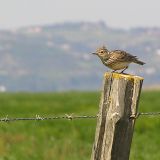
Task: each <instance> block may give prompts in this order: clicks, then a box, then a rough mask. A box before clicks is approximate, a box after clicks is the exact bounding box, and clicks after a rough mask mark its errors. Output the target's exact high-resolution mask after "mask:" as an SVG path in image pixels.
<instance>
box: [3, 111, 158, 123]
mask: <svg viewBox="0 0 160 160" xmlns="http://www.w3.org/2000/svg"><path fill="white" fill-rule="evenodd" d="M98 116H99V115H98V114H97V115H74V114H73V113H72V114H65V115H62V116H51V117H43V116H40V115H36V116H35V117H24V118H21V117H19V118H15V117H9V116H8V115H6V116H5V117H3V118H0V122H14V121H43V120H60V119H66V120H74V119H95V118H98ZM140 116H152V117H153V116H160V112H139V113H137V114H136V115H131V116H130V118H133V119H137V118H139V117H140Z"/></svg>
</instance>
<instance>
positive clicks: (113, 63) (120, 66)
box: [92, 46, 145, 73]
mask: <svg viewBox="0 0 160 160" xmlns="http://www.w3.org/2000/svg"><path fill="white" fill-rule="evenodd" d="M92 54H94V55H97V56H98V57H99V58H100V60H101V61H102V63H103V64H104V65H105V66H107V67H108V68H110V69H112V70H113V71H112V72H116V71H117V70H122V71H121V72H120V73H124V71H125V70H126V69H127V68H128V66H129V64H130V63H136V64H139V65H144V64H145V62H143V61H140V60H138V58H137V56H133V55H131V54H130V53H127V52H126V51H123V50H113V51H109V50H108V49H107V48H106V47H105V46H102V47H100V48H97V50H96V52H94V53H92Z"/></svg>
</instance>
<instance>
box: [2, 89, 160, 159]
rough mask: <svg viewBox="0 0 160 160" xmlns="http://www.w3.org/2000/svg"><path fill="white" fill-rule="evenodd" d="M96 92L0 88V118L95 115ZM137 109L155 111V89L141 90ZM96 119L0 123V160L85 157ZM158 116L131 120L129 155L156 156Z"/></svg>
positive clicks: (159, 107) (158, 102) (159, 94)
mask: <svg viewBox="0 0 160 160" xmlns="http://www.w3.org/2000/svg"><path fill="white" fill-rule="evenodd" d="M99 99H100V93H98V92H65V93H1V94H0V117H1V118H3V117H5V116H6V115H8V117H35V116H36V115H40V116H53V115H64V114H67V113H68V114H71V113H74V114H75V115H96V114H97V112H98V104H99ZM139 111H140V112H156V111H160V91H145V92H142V95H141V99H140V106H139ZM95 127H96V119H81V120H72V121H69V120H53V121H17V122H8V123H5V122H0V160H89V159H90V155H91V150H92V144H93V142H94V132H95ZM159 135H160V116H159V117H158V116H157V117H151V116H150V117H145V116H143V117H142V116H141V117H139V119H137V121H136V127H135V132H134V138H133V143H132V148H131V158H130V159H131V160H158V159H160V152H159V149H160V136H159Z"/></svg>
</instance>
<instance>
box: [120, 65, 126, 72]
mask: <svg viewBox="0 0 160 160" xmlns="http://www.w3.org/2000/svg"><path fill="white" fill-rule="evenodd" d="M127 68H128V66H127V67H125V68H124V69H123V70H122V72H120V73H124V71H125V70H126V69H127Z"/></svg>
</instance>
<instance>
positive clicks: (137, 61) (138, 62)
mask: <svg viewBox="0 0 160 160" xmlns="http://www.w3.org/2000/svg"><path fill="white" fill-rule="evenodd" d="M134 63H137V64H140V65H144V64H145V63H144V62H142V61H139V60H138V59H136V60H135V61H134Z"/></svg>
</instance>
